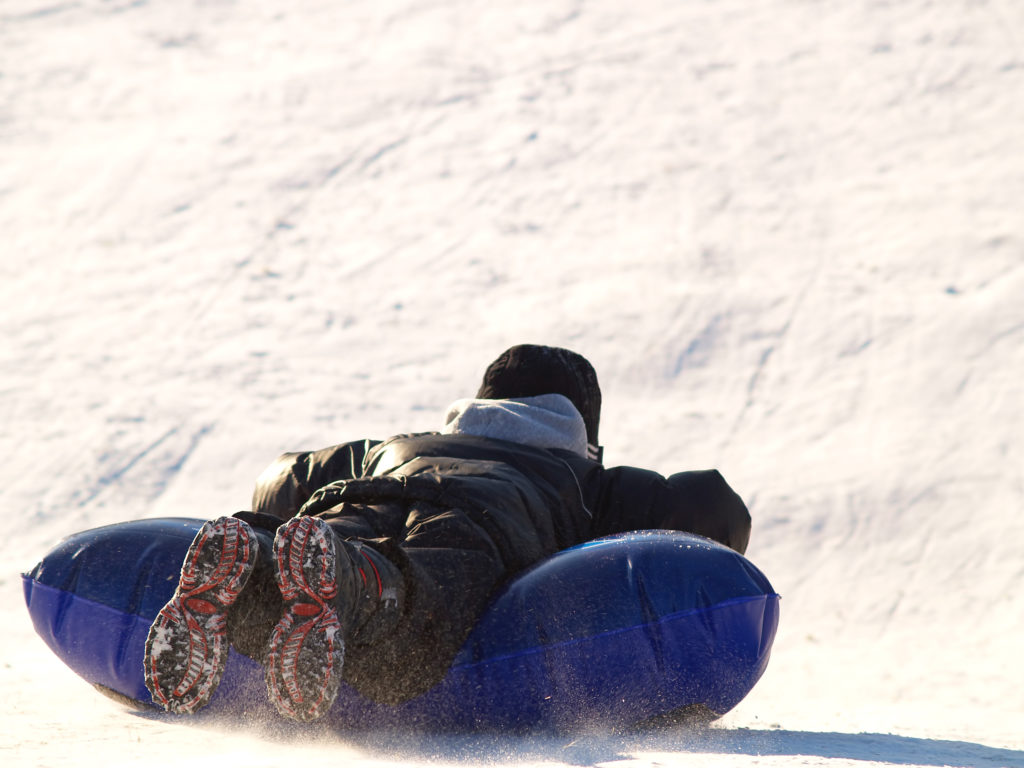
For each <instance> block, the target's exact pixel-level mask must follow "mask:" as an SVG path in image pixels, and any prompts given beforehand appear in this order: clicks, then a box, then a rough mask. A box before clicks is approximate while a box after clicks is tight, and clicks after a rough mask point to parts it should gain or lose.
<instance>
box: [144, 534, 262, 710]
mask: <svg viewBox="0 0 1024 768" xmlns="http://www.w3.org/2000/svg"><path fill="white" fill-rule="evenodd" d="M258 557H259V542H258V540H257V538H256V534H255V533H254V532H253V529H252V528H251V527H250V526H249V525H248V524H247V523H244V522H242V521H241V520H238V519H236V518H234V517H222V518H219V519H217V520H211V521H210V522H208V523H206V524H205V525H203V527H202V528H201V529H200V530H199V533H198V534H196V537H195V539H193V541H192V545H191V546H190V547H189V550H188V554H187V555H185V562H184V563H183V564H182V566H181V579H180V581H179V583H178V588H177V589H176V590H175V591H174V596H173V597H171V599H170V601H168V603H167V605H165V606H164V607H163V608H162V609H160V613H159V614H158V615H157V617H156V619H155V620H154V621H153V624H152V626H150V628H149V636H148V637H147V639H146V655H145V675H146V687H147V688H148V689H149V692H150V694H151V696H152V697H153V701H154V703H156V704H158V705H160V706H161V707H163V708H164V709H165V710H167V711H169V712H175V713H177V714H192V713H194V712H196V711H197V710H198V709H200V708H202V707H204V706H206V704H208V703H209V701H210V697H212V696H213V694H214V692H215V691H216V690H217V686H218V685H220V680H221V677H222V676H223V675H224V668H225V666H226V665H227V657H228V648H229V646H230V643H229V641H228V636H227V621H228V610H229V609H230V608H231V606H232V605H234V603H235V602H236V601H237V600H238V597H239V595H240V593H241V592H242V590H243V589H244V588H245V585H246V583H247V582H248V581H249V579H250V577H251V576H252V572H253V569H254V568H255V566H256V562H257V559H258Z"/></svg>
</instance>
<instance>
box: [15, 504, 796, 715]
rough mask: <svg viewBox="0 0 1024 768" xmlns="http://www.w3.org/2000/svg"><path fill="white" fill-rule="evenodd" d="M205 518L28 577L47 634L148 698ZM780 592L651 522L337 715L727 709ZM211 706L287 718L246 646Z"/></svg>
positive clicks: (756, 672)
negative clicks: (403, 684) (161, 635)
mask: <svg viewBox="0 0 1024 768" xmlns="http://www.w3.org/2000/svg"><path fill="white" fill-rule="evenodd" d="M203 522H204V521H203V520H196V519H189V518H163V519H155V520H139V521H134V522H129V523H121V524H118V525H112V526H106V527H103V528H95V529H92V530H89V531H84V532H82V533H79V534H75V535H73V536H71V537H69V538H68V539H66V540H65V541H63V542H62V543H61V544H59V545H58V546H57V547H55V548H54V549H53V551H51V552H50V553H49V554H48V555H46V557H44V558H43V560H42V561H41V562H40V563H39V564H38V565H37V566H36V567H35V568H34V569H32V571H31V572H30V573H28V574H26V575H25V577H24V587H25V599H26V602H27V604H28V609H29V613H30V614H31V616H32V620H33V623H34V624H35V628H36V631H37V632H39V634H40V635H41V636H42V638H43V639H44V640H45V641H46V643H47V644H48V645H49V646H50V648H51V649H52V650H53V651H54V652H55V653H56V654H57V655H58V656H59V657H60V658H61V659H62V660H63V661H64V662H65V663H67V664H68V666H70V667H71V668H72V669H73V670H74V671H75V672H76V673H77V674H79V675H80V676H81V677H83V678H84V679H86V680H87V681H89V682H90V683H93V684H95V685H98V686H101V687H102V688H104V689H106V690H107V692H111V691H112V692H115V693H117V694H120V695H121V696H123V697H127V698H128V699H132V700H135V701H137V702H140V703H144V704H148V703H149V693H148V691H147V690H146V686H145V683H144V678H143V653H144V645H145V641H146V635H147V633H148V630H149V625H150V623H151V622H152V620H153V618H154V617H155V616H156V614H157V612H158V611H159V610H160V608H161V607H162V606H163V605H164V603H166V602H167V601H168V600H169V599H170V597H171V594H172V593H173V592H174V589H175V587H176V586H177V583H178V576H179V573H178V571H179V569H180V567H181V562H182V560H183V559H184V557H185V553H186V551H187V549H188V546H189V544H190V543H191V541H192V538H193V537H194V536H195V534H196V532H197V531H198V530H199V527H200V526H201V525H202V524H203ZM778 603H779V597H778V595H777V594H775V592H774V590H773V589H772V587H771V585H770V584H769V583H768V580H767V579H766V578H765V577H764V575H763V574H762V573H761V572H760V571H759V570H758V569H757V568H755V567H754V566H753V565H752V564H751V563H750V561H748V560H747V559H746V558H744V557H743V556H741V555H739V554H737V553H736V552H733V551H732V550H730V549H728V548H726V547H723V546H721V545H719V544H716V543H714V542H711V541H709V540H707V539H704V538H701V537H699V536H692V535H689V534H684V533H677V532H669V531H640V532H636V533H628V534H619V535H617V536H612V537H608V538H605V539H598V540H595V541H592V542H589V543H586V544H582V545H580V546H577V547H574V548H572V549H568V550H565V551H563V552H559V553H558V554H556V555H554V556H553V557H551V558H549V559H548V560H546V561H544V562H542V563H540V564H538V565H537V566H536V567H534V568H532V569H530V570H528V571H527V572H525V573H523V574H521V575H520V576H518V577H517V578H516V579H514V580H513V581H512V582H511V583H510V584H509V585H508V586H507V587H506V588H505V589H504V590H502V591H501V592H500V593H499V594H498V595H497V597H496V599H495V600H494V602H493V603H492V604H491V606H490V608H489V609H488V610H487V611H486V612H485V614H484V615H483V616H482V617H481V619H480V621H479V622H478V624H477V626H476V627H475V628H474V630H473V632H472V633H471V634H470V636H469V638H468V639H467V641H466V643H465V644H464V645H463V647H462V649H461V650H460V652H459V654H458V656H457V657H456V659H455V663H454V664H453V666H452V668H451V670H450V671H449V673H448V675H447V676H446V677H445V679H444V680H443V681H442V682H441V683H440V684H439V685H437V686H436V687H435V688H433V689H432V690H430V691H428V692H427V693H426V694H424V695H423V696H420V697H418V698H416V699H413V700H412V701H410V702H408V703H406V704H404V705H401V706H398V707H389V706H384V705H378V704H374V703H373V702H370V701H368V700H366V699H364V698H362V697H360V696H359V694H357V693H356V692H355V691H354V690H352V689H350V688H347V687H345V686H342V690H341V693H340V694H339V696H338V700H337V701H336V702H335V704H334V706H333V707H332V708H331V710H330V712H329V713H328V715H327V718H328V720H329V721H330V722H333V723H334V724H336V725H337V726H338V727H376V726H381V725H392V724H393V725H403V726H404V725H416V726H421V727H425V728H459V729H478V728H500V729H523V728H572V727H574V726H579V725H583V724H586V725H621V724H628V723H633V722H638V721H643V720H647V719H649V718H654V717H658V716H661V715H666V714H669V713H673V712H676V711H678V710H683V709H690V708H694V707H700V708H703V709H704V710H705V711H707V710H709V711H710V712H711V713H713V714H716V715H721V714H724V713H725V712H727V711H728V710H730V709H731V708H732V707H734V706H735V705H736V704H737V703H738V702H739V701H740V700H741V699H742V698H743V697H744V696H746V695H747V693H748V692H749V691H750V689H751V688H752V687H753V686H754V684H755V683H756V682H757V680H758V679H759V678H760V677H761V675H762V673H763V672H764V669H765V667H766V666H767V663H768V656H769V652H770V650H771V645H772V641H773V639H774V637H775V630H776V627H777V625H778V616H779V613H778ZM204 712H207V713H209V714H214V715H216V714H218V713H219V714H227V715H241V714H245V715H254V716H260V717H262V716H266V717H268V718H275V717H277V715H276V713H275V712H274V710H273V708H272V707H271V706H270V704H269V703H268V702H267V701H266V693H265V687H264V683H263V670H262V668H261V667H260V666H259V665H258V664H256V663H255V662H253V661H251V660H249V659H248V658H246V657H244V656H241V655H238V654H236V653H235V652H234V651H232V652H231V655H230V657H229V660H228V667H227V671H226V672H225V675H224V678H223V681H222V682H221V686H220V688H219V689H218V690H217V692H216V693H215V694H214V696H213V699H212V700H211V702H210V705H209V706H208V707H207V709H206V710H204Z"/></svg>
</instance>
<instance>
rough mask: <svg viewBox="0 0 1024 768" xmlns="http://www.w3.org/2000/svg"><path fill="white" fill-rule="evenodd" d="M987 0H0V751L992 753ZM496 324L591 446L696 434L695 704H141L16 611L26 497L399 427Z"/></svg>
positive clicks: (7, 757)
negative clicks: (409, 718)
mask: <svg viewBox="0 0 1024 768" xmlns="http://www.w3.org/2000/svg"><path fill="white" fill-rule="evenodd" d="M1022 127H1024V4H1022V3H1020V2H1017V0H943V2H933V1H932V0H874V1H870V2H869V1H867V0H865V1H864V2H847V1H846V0H632V1H631V2H624V1H623V0H619V1H615V0H590V1H588V2H583V0H544V1H543V2H539V1H537V0H515V1H514V2H513V1H511V0H490V1H489V2H469V1H468V0H393V1H392V2H388V1H379V2H370V1H369V0H351V1H349V2H339V1H337V0H335V1H334V2H323V1H322V0H292V1H291V2H287V3H285V2H272V1H271V0H247V2H235V1H233V0H81V1H80V2H74V1H71V2H61V0H5V2H3V3H2V4H0V232H3V243H2V245H0V337H2V342H0V414H2V416H0V426H2V428H0V457H2V464H0V500H2V504H3V511H4V515H5V530H4V536H3V539H2V541H0V566H2V571H0V584H2V589H0V618H2V620H3V624H4V627H5V632H4V635H3V639H2V640H0V658H2V664H0V687H2V690H3V692H4V695H3V697H2V704H0V713H2V716H0V763H2V764H3V765H4V766H34V765H46V766H68V765H76V766H81V765H85V766H103V768H107V767H108V766H117V765H171V764H173V765H190V766H202V765H209V766H218V767H220V766H226V765H245V766H248V767H249V768H252V767H253V766H276V765H286V764H288V765H302V766H316V765H324V766H336V765H342V764H343V765H354V766H381V765H396V764H402V765H413V766H420V767H421V768H422V766H424V765H435V764H440V765H469V766H475V765H485V764H486V765H491V764H497V765H506V764H508V765H512V764H515V765H522V764H531V765H541V764H544V765H566V766H569V765H571V766H577V765H586V766H589V765H601V766H621V768H627V766H629V767H632V766H656V765H657V766H704V765H707V766H748V765H749V766H753V765H781V766H793V765H813V766H830V767H831V766H849V765H856V766H865V765H867V766H871V765H890V764H896V765H912V766H941V765H954V766H1022V765H1024V662H1022V653H1024V643H1022V639H1021V636H1022V632H1024V596H1022V594H1021V589H1020V587H1021V585H1022V583H1024V515H1022V509H1024V447H1022V446H1024V441H1022V434H1024V400H1022V384H1021V382H1022V379H1024V203H1022V201H1024V128H1022ZM520 342H535V343H548V344H557V345H562V346H569V347H572V348H574V349H576V350H578V351H580V352H582V353H583V354H585V355H586V356H588V357H589V358H590V359H591V360H592V361H593V363H594V365H595V367H596V368H597V371H598V374H599V376H600V379H601V384H602V389H603V392H604V400H605V407H604V411H603V416H602V423H601V438H602V442H603V444H604V445H605V446H606V454H605V457H606V463H608V464H610V465H616V464H635V465H639V466H645V467H650V468H652V469H656V470H659V471H661V472H665V473H667V472H672V471H677V470H682V469H698V468H706V467H717V468H718V469H720V470H721V471H722V472H723V474H724V475H725V477H726V478H727V479H728V480H729V482H730V483H731V485H732V486H733V487H734V488H735V489H736V490H737V491H738V492H739V493H740V494H741V495H742V496H743V497H744V498H745V499H746V500H747V502H748V504H749V506H750V509H751V512H752V515H753V518H754V530H753V536H752V540H751V546H750V549H749V551H748V553H747V554H748V556H749V557H750V558H751V560H753V561H754V562H755V563H756V564H757V565H758V566H759V567H760V568H761V569H762V570H763V571H764V572H765V573H766V574H767V575H768V576H769V578H770V579H771V580H772V582H773V585H774V586H775V588H776V589H777V590H778V591H779V592H780V593H781V594H782V595H783V602H782V621H781V625H780V630H779V635H778V638H777V640H776V644H775V650H774V653H773V658H772V661H771V664H770V665H769V668H768V671H767V673H766V675H765V677H764V678H763V679H762V681H761V682H760V683H759V685H758V686H757V687H756V688H755V689H754V691H753V692H752V694H751V695H750V696H749V697H748V698H747V699H746V700H744V701H743V702H742V703H741V704H740V705H739V706H738V707H737V708H736V709H735V710H734V711H733V712H732V713H730V714H729V715H727V716H726V717H725V718H723V719H722V720H721V721H719V722H717V723H716V724H714V725H713V726H711V727H710V728H706V729H692V728H691V729H671V730H668V731H654V732H651V731H649V732H640V733H619V734H614V733H606V732H605V733H601V732H598V733H580V734H567V735H564V736H556V735H547V736H512V735H505V734H490V735H485V734H467V735H429V734H409V733H397V734H362V735H339V734H332V733H325V732H322V731H318V730H316V729H315V727H314V728H313V729H311V730H305V731H302V732H300V733H298V734H295V733H287V734H282V733H274V732H269V731H267V730H266V729H262V728H259V727H255V726H253V727H249V726H246V725H242V726H239V725H238V724H221V723H211V722H209V721H205V722H203V721H200V722H198V723H196V722H190V721H189V720H188V719H182V718H176V717H172V716H156V715H154V716H148V717H143V716H139V715H135V714H131V713H130V712H128V711H127V710H126V709H124V708H123V707H121V706H119V705H118V704H116V703H114V702H112V701H109V700H107V699H105V698H102V697H100V696H99V695H97V694H96V693H94V692H93V691H92V689H91V688H89V686H88V685H87V684H86V683H84V682H83V681H81V680H80V679H79V678H77V677H76V676H75V675H74V674H73V673H71V672H70V671H69V670H67V669H66V668H65V667H64V666H63V665H62V664H61V662H60V661H58V660H57V659H56V657H54V656H53V654H51V653H50V651H49V650H48V649H47V648H46V647H45V646H44V645H43V643H42V641H41V640H40V639H39V638H38V637H36V635H35V634H34V632H33V630H32V628H31V626H30V623H29V620H28V615H27V612H26V611H25V608H24V603H23V598H22V591H21V581H20V573H21V572H22V571H25V570H27V569H28V568H30V567H31V566H32V565H33V564H34V563H35V562H36V561H37V560H38V558H39V557H41V556H42V555H43V554H44V553H45V552H46V551H47V550H48V549H49V548H50V547H52V546H53V544H54V543H56V542H57V541H58V540H59V539H60V538H61V537H63V536H64V535H66V534H69V533H72V532H74V531H78V530H82V529H85V528H90V527H94V526H97V525H102V524H106V523H113V522H119V521H123V520H129V519H133V518H140V517H157V516H165V515H189V516H199V517H209V518H212V517H216V516H219V515H221V514H225V513H230V512H233V511H235V510H238V509H244V508H246V507H248V505H249V495H250V493H251V489H252V485H253V482H254V480H255V478H256V476H257V475H258V473H259V472H260V470H261V469H262V468H263V467H264V466H265V465H266V464H267V463H269V462H270V461H271V460H272V459H273V458H275V457H276V456H277V455H278V454H279V453H281V452H283V451H286V450H299V449H307V448H318V447H322V446H325V445H329V444H332V443H336V442H340V441H343V440H348V439H355V438H361V437H386V436H388V435H390V434H393V433H396V432H406V431H416V430H426V429H436V428H439V427H440V425H441V419H442V417H443V413H444V409H445V407H446V405H447V404H448V403H450V402H451V401H453V400H456V399H458V398H461V397H466V396H472V395H473V394H474V392H475V390H476V387H477V384H478V382H479V379H480V376H481V375H482V373H483V370H484V368H485V367H486V365H487V363H488V362H489V361H490V360H491V359H492V358H494V357H495V356H496V355H497V354H499V353H500V352H501V351H502V350H503V349H505V348H506V347H508V346H511V345H512V344H515V343H520Z"/></svg>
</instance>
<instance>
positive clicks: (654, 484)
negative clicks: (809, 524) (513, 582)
mask: <svg viewBox="0 0 1024 768" xmlns="http://www.w3.org/2000/svg"><path fill="white" fill-rule="evenodd" d="M600 410H601V391H600V388H599V387H598V382H597V375H596V374H595V372H594V369H593V367H592V366H591V364H590V363H589V362H588V361H587V360H586V359H585V358H584V357H582V356H581V355H579V354H577V353H575V352H572V351H570V350H567V349H561V348H557V347H545V346H535V345H519V346H515V347H512V348H511V349H509V350H507V351H506V352H504V353H503V354H502V355H501V356H500V357H498V358H497V359H496V360H495V361H494V362H493V363H491V364H490V366H488V368H487V370H486V373H485V374H484V379H483V383H482V385H481V387H480V390H479V391H478V392H477V395H476V397H475V398H472V399H466V400H460V401H457V402H456V403H454V404H453V405H452V406H450V407H449V409H448V411H447V414H446V415H445V418H444V426H443V428H442V429H441V430H440V431H439V432H432V433H425V434H415V435H402V436H397V437H392V438H390V439H388V440H384V441H373V440H361V441H357V442H351V443H346V444H343V445H338V446H334V447H330V448H325V449H323V450H318V451H313V452H306V453H288V454H285V455H283V456H281V457H280V458H279V459H278V460H277V461H276V462H275V463H274V464H272V465H271V466H270V467H269V468H268V469H267V470H266V471H264V472H263V474H262V475H261V476H260V477H259V479H258V481H257V485H256V490H255V493H254V495H253V504H252V507H253V508H252V511H251V512H239V513H237V514H235V515H233V516H231V517H222V518H219V519H216V520H212V521H210V522H208V523H206V524H205V525H204V526H203V528H202V529H201V530H200V531H199V533H198V534H197V535H196V538H195V540H194V541H193V542H192V545H191V547H190V549H189V551H188V554H187V555H186V557H185V561H184V563H183V565H182V569H181V581H180V583H179V585H178V588H177V591H176V592H175V593H174V596H173V597H172V598H171V600H170V601H169V602H168V603H167V605H166V606H164V608H163V609H162V610H161V611H160V613H159V615H158V616H157V618H156V619H155V620H154V622H153V624H152V627H151V628H150V631H149V636H148V639H147V642H146V653H145V665H146V669H145V674H146V685H147V687H148V688H149V690H150V692H151V694H152V697H153V700H154V701H155V702H156V703H157V704H159V705H161V706H163V707H164V708H165V709H167V710H169V711H172V712H178V713H193V712H195V711H196V710H198V709H199V708H201V707H202V706H204V705H205V704H206V703H207V702H208V701H209V700H210V697H211V696H212V695H213V693H214V691H215V690H216V688H217V686H218V684H219V683H220V679H221V676H222V674H223V672H224V668H225V666H226V663H227V654H228V647H229V646H231V645H233V646H234V647H235V649H236V650H237V651H238V652H240V653H242V654H244V655H246V656H248V657H250V658H252V659H254V660H256V661H258V662H260V663H261V664H263V666H264V667H265V679H266V684H267V692H268V695H269V697H270V699H271V701H273V703H274V704H275V706H276V707H277V709H278V710H279V711H280V712H281V713H282V714H284V715H286V716H288V717H290V718H293V719H296V720H313V719H315V718H318V717H320V716H322V715H323V714H325V713H326V711H327V710H328V709H329V708H330V706H331V704H332V702H333V701H334V699H335V697H336V696H337V693H338V688H339V685H340V684H341V682H342V681H345V682H346V683H347V684H349V685H351V686H352V687H353V688H355V689H356V690H357V691H358V692H359V693H360V694H362V695H363V696H365V697H367V698H369V699H372V700H374V701H377V702H382V703H385V704H398V703H401V702H403V701H406V700H408V699H410V698H413V697H415V696H417V695H420V694H422V693H424V692H426V691H427V690H428V689H430V688H431V687H433V686H434V685H435V684H437V683H438V682H440V681H441V679H442V678H443V677H444V676H445V674H446V673H447V671H448V668H449V666H450V664H451V662H452V660H453V659H454V657H455V655H456V653H457V652H458V650H459V648H460V646H461V645H462V643H463V642H464V641H465V639H466V637H467V636H468V634H469V632H470V630H471V629H472V628H473V625H474V624H475V622H476V621H477V619H478V618H479V616H480V615H481V613H482V612H483V610H484V608H485V607H486V605H487V603H488V600H489V599H490V598H491V596H492V595H493V593H494V591H495V589H496V588H497V587H498V586H500V585H501V584H503V583H504V582H506V581H508V580H509V579H510V578H512V577H514V576H515V575H516V574H518V573H520V572H522V571H523V570H524V569H525V568H527V567H529V566H531V565H533V564H534V563H537V562H538V561H540V560H542V559H544V558H546V557H549V556H550V555H552V554H554V553H555V552H557V551H559V550H562V549H565V548H567V547H570V546H573V545H575V544H579V543H581V542H584V541H587V540H590V539H593V538H596V537H599V536H604V535H608V534H612V533H618V532H623V531H630V530H639V529H652V528H665V529H674V530H678V531H686V532H689V533H696V534H700V535H703V536H706V537H708V538H711V539H714V540H715V541H718V542H720V543H722V544H724V545H726V546H728V547H731V548H733V549H735V550H736V551H738V552H740V553H743V552H744V551H745V550H746V547H747V541H748V539H749V536H750V515H749V514H748V512H747V509H746V507H745V505H744V504H743V501H742V500H741V499H740V497H739V496H738V495H736V493H734V492H733V491H732V489H731V488H730V487H729V486H728V485H727V484H726V482H725V480H724V479H723V478H722V476H721V475H720V474H719V473H718V472H717V471H715V470H704V471H693V472H681V473H679V474H674V475H672V476H671V477H668V478H664V477H662V476H661V475H659V474H656V473H655V472H652V471H649V470H643V469H638V468H635V467H614V468H606V467H604V466H603V465H602V463H601V449H600V448H599V447H598V423H599V420H600Z"/></svg>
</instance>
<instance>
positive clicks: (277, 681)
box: [265, 517, 345, 721]
mask: <svg viewBox="0 0 1024 768" xmlns="http://www.w3.org/2000/svg"><path fill="white" fill-rule="evenodd" d="M274 563H275V566H276V575H277V585H278V587H279V588H280V590H281V596H282V597H283V598H284V614H283V615H282V617H281V620H280V621H279V622H278V623H277V626H276V627H274V631H273V632H272V633H271V635H270V645H269V648H268V651H267V661H266V671H265V678H266V683H267V695H268V696H269V697H270V700H271V701H272V702H273V703H274V705H275V706H276V707H277V709H278V711H279V712H281V714H283V715H285V716H286V717H289V718H291V719H293V720H301V721H309V720H315V719H317V718H319V717H322V716H323V715H324V714H325V713H326V712H327V710H328V709H330V707H331V704H333V703H334V699H335V698H336V697H337V695H338V688H339V686H340V684H341V668H342V664H343V663H344V659H345V642H344V640H343V638H342V632H341V622H340V621H339V619H338V611H337V608H336V607H335V604H334V599H335V598H336V597H337V594H338V582H337V575H336V570H335V568H336V563H337V545H336V541H335V537H334V533H333V532H332V531H331V529H330V527H329V526H328V525H327V523H325V522H324V521H323V520H321V519H320V518H316V517H298V518H293V519H292V520H289V521H288V522H287V523H285V524H284V525H283V526H282V527H281V529H280V530H279V531H278V534H277V537H276V538H275V540H274Z"/></svg>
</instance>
